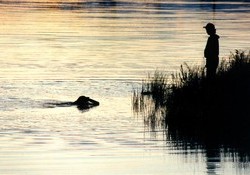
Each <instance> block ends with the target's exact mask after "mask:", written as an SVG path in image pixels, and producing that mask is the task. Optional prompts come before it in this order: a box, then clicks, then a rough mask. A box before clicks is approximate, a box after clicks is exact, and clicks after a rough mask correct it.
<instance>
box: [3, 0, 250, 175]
mask: <svg viewBox="0 0 250 175" xmlns="http://www.w3.org/2000/svg"><path fill="white" fill-rule="evenodd" d="M249 12H250V2H249V1H219V2H217V1H198V0H197V1H195V0H193V1H192V0H178V1H172V0H170V1H167V0H165V1H164V0H127V1H122V0H113V1H112V0H106V1H102V0H100V1H97V0H82V1H80V0H68V1H66V0H65V1H61V0H47V1H43V0H26V1H23V0H20V1H12V0H5V1H0V25H1V27H0V50H1V52H0V66H1V68H0V100H1V105H0V112H1V113H0V114H1V115H0V121H1V126H0V136H1V137H0V143H1V144H0V172H1V173H0V174H156V175H158V174H190V175H191V174H199V175H200V174H213V173H217V174H240V173H241V174H249V173H250V170H249V168H246V166H245V164H246V165H248V162H246V163H244V164H243V165H242V166H238V163H237V162H235V161H234V160H232V159H233V158H232V157H226V158H225V159H223V160H221V159H220V160H219V161H218V157H214V158H212V160H209V159H208V158H207V157H206V155H205V153H204V152H203V151H202V150H198V151H197V150H196V151H197V152H196V154H192V150H189V151H187V150H177V149H176V148H175V147H174V144H173V143H172V142H171V141H169V140H167V139H166V136H165V133H164V132H163V130H162V129H161V128H158V129H156V130H155V131H151V130H150V128H148V127H147V126H145V125H144V123H143V119H142V118H140V117H138V118H137V117H135V116H134V115H133V113H132V111H131V108H132V107H131V91H132V89H133V88H134V87H137V86H138V83H137V82H138V81H140V80H141V79H142V78H144V77H145V76H146V75H147V73H149V72H154V71H155V70H156V69H160V70H164V71H166V72H167V73H171V72H172V71H177V70H178V69H179V66H180V64H182V63H183V62H187V63H188V64H190V65H193V64H198V65H203V64H204V63H203V49H204V46H205V43H206V39H207V35H206V33H205V31H204V29H203V28H202V27H203V26H204V25H205V24H206V23H207V22H213V23H215V25H216V27H217V33H218V34H219V35H220V37H221V38H220V46H221V47H220V57H221V58H223V57H227V56H228V55H229V52H230V51H233V50H234V49H243V50H244V49H245V50H247V49H249V41H250V35H249V28H250V13H249ZM80 95H86V96H90V97H91V98H93V99H96V100H98V101H99V102H100V104H101V105H100V106H99V107H96V108H93V109H91V110H89V111H87V112H81V111H78V110H77V108H74V107H72V108H71V107H69V108H44V107H43V104H44V103H46V102H48V101H53V100H56V101H74V100H75V99H76V98H77V97H78V96H80ZM187 152H188V153H187ZM211 167H212V168H211ZM243 167H245V168H243Z"/></svg>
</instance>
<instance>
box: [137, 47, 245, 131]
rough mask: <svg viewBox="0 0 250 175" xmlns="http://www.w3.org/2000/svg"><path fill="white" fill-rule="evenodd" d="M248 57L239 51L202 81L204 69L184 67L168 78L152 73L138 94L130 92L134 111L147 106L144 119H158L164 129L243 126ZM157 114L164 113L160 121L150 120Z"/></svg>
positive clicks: (204, 73) (160, 73)
mask: <svg viewBox="0 0 250 175" xmlns="http://www.w3.org/2000/svg"><path fill="white" fill-rule="evenodd" d="M249 55H250V54H249V53H248V54H246V53H245V52H243V51H240V50H236V51H235V52H234V53H231V55H230V56H229V58H228V59H227V60H223V61H221V63H220V65H219V67H218V71H217V75H216V77H214V78H213V79H208V78H207V77H206V71H205V68H203V67H200V66H193V67H190V66H188V65H187V64H184V65H181V67H180V71H179V72H178V73H174V74H172V75H171V76H170V77H169V76H167V75H166V74H164V73H162V72H160V71H156V72H155V74H154V75H153V76H150V75H149V76H148V78H147V79H146V80H144V81H143V82H142V87H141V90H137V92H134V99H137V104H136V103H134V107H135V106H137V107H138V106H140V111H142V110H145V109H146V108H147V107H148V106H150V110H148V112H149V114H148V116H151V117H150V118H149V117H148V118H147V119H148V120H151V122H152V121H156V119H157V118H160V119H161V120H162V121H164V122H165V124H166V125H168V126H169V125H170V126H179V127H181V128H185V127H187V128H190V127H191V128H194V127H195V128H204V127H211V126H215V127H216V126H217V125H218V126H222V125H224V126H228V128H231V129H232V127H235V124H240V125H242V124H243V125H247V124H249V122H250V119H249V118H250V117H249V116H250V112H249V109H248V108H249V105H250V100H249V99H250V56H249ZM146 96H147V98H145V97H146ZM138 99H140V100H138ZM134 101H136V100H134ZM138 102H139V103H138ZM152 106H153V107H152ZM159 110H160V111H164V112H161V117H159V116H158V117H152V116H153V115H154V114H155V113H157V112H156V111H159ZM231 124H234V125H233V126H231Z"/></svg>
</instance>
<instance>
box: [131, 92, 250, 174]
mask: <svg viewBox="0 0 250 175" xmlns="http://www.w3.org/2000/svg"><path fill="white" fill-rule="evenodd" d="M133 110H134V112H135V114H136V115H141V116H142V117H143V118H144V122H145V124H146V125H147V126H148V127H150V128H151V131H156V130H157V129H158V128H165V129H166V130H165V135H166V141H167V143H168V144H170V145H171V146H172V147H173V148H175V149H176V150H178V151H180V152H181V153H182V154H184V155H187V156H186V157H187V159H188V157H189V156H190V155H192V154H193V155H197V156H199V155H200V154H201V153H202V155H203V156H204V158H205V163H206V169H207V171H206V172H207V174H223V171H224V170H223V169H224V168H223V167H224V166H225V164H227V163H228V162H232V163H234V164H235V165H234V166H235V168H236V169H237V171H239V173H240V172H241V170H243V172H241V173H244V170H245V169H246V170H248V169H249V161H250V135H249V129H248V127H247V126H244V123H242V122H237V123H236V121H235V125H234V126H227V124H225V123H222V125H219V126H218V123H219V122H218V121H212V122H209V124H207V123H206V124H204V125H203V126H194V125H188V124H186V125H187V127H185V124H183V125H181V126H179V125H178V124H177V125H173V123H169V124H166V123H165V121H164V118H165V116H166V110H167V109H166V108H165V107H164V105H160V104H157V100H155V99H153V95H151V94H141V95H140V92H139V93H135V94H134V96H133ZM218 117H219V116H218ZM181 122H182V121H181ZM197 123H199V122H197ZM223 124H224V125H223ZM238 124H241V126H237V125H238ZM190 126H191V127H192V128H191V127H190ZM177 153H178V154H179V152H177ZM173 154H174V153H173Z"/></svg>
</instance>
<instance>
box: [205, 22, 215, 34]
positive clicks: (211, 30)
mask: <svg viewBox="0 0 250 175" xmlns="http://www.w3.org/2000/svg"><path fill="white" fill-rule="evenodd" d="M203 28H205V29H206V31H207V34H208V35H213V34H215V33H216V29H215V26H214V24H212V23H207V25H206V26H204V27H203Z"/></svg>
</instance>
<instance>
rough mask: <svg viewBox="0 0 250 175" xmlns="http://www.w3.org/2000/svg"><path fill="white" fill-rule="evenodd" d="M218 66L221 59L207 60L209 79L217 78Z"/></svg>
mask: <svg viewBox="0 0 250 175" xmlns="http://www.w3.org/2000/svg"><path fill="white" fill-rule="evenodd" d="M218 65H219V57H217V58H206V68H207V78H213V77H215V75H216V69H217V67H218Z"/></svg>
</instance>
